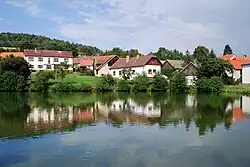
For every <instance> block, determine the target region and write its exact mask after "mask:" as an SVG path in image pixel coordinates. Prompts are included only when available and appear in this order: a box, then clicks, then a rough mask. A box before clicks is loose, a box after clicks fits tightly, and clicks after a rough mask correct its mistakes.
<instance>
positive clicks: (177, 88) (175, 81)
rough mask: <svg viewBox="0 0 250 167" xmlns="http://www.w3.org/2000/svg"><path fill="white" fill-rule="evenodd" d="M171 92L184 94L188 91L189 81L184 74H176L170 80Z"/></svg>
mask: <svg viewBox="0 0 250 167" xmlns="http://www.w3.org/2000/svg"><path fill="white" fill-rule="evenodd" d="M169 86H170V91H171V92H175V93H183V92H187V91H188V86H187V81H186V78H185V76H184V75H183V74H181V73H175V74H174V75H173V77H172V78H170V85H169Z"/></svg>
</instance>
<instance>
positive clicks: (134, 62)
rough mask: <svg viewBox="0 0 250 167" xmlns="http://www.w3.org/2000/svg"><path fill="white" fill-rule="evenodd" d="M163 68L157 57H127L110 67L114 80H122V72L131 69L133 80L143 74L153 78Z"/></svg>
mask: <svg viewBox="0 0 250 167" xmlns="http://www.w3.org/2000/svg"><path fill="white" fill-rule="evenodd" d="M161 67H162V64H161V62H160V60H159V59H158V58H157V57H155V56H151V55H145V56H139V55H138V56H136V57H129V56H127V57H126V58H120V59H119V60H117V61H116V62H115V63H114V64H113V65H112V66H111V67H110V75H112V76H113V77H114V78H122V71H123V70H124V69H130V70H131V72H132V77H131V78H133V77H135V76H136V75H138V74H143V73H144V74H146V76H147V77H149V78H152V77H154V75H155V74H156V73H157V72H161Z"/></svg>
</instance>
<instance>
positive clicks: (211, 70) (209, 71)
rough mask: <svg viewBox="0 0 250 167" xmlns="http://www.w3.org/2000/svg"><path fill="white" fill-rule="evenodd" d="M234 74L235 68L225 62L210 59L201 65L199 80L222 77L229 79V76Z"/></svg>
mask: <svg viewBox="0 0 250 167" xmlns="http://www.w3.org/2000/svg"><path fill="white" fill-rule="evenodd" d="M232 72H233V66H232V65H231V64H230V63H228V62H227V61H225V60H222V59H218V58H209V59H207V60H206V61H204V62H202V63H201V64H200V67H199V69H198V74H197V77H198V78H203V77H206V78H211V77H222V78H228V77H229V76H228V74H231V73H232Z"/></svg>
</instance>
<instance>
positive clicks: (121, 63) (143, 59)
mask: <svg viewBox="0 0 250 167" xmlns="http://www.w3.org/2000/svg"><path fill="white" fill-rule="evenodd" d="M152 58H156V57H155V56H151V55H146V56H139V57H130V58H129V60H128V62H127V61H126V58H120V59H119V60H117V61H116V62H115V63H114V64H113V65H112V66H111V67H110V69H119V68H131V67H140V66H144V65H146V64H147V63H148V62H149V61H150V60H151V59H152ZM156 59H157V58H156ZM157 60H158V59H157ZM159 62H160V61H159Z"/></svg>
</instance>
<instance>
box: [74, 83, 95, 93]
mask: <svg viewBox="0 0 250 167" xmlns="http://www.w3.org/2000/svg"><path fill="white" fill-rule="evenodd" d="M75 91H76V92H91V91H93V87H92V86H91V85H87V84H81V85H79V86H76V87H75Z"/></svg>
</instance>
